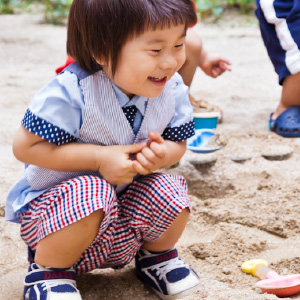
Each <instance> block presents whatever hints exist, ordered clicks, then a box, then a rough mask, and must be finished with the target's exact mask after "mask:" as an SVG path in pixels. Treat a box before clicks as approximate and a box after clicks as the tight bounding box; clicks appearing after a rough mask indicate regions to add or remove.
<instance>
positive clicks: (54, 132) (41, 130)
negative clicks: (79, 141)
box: [22, 109, 76, 146]
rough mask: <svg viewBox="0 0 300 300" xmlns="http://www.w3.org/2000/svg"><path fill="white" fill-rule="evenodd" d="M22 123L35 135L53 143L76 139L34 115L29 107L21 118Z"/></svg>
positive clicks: (60, 143)
mask: <svg viewBox="0 0 300 300" xmlns="http://www.w3.org/2000/svg"><path fill="white" fill-rule="evenodd" d="M22 125H23V126H24V127H25V128H26V129H27V130H28V131H29V132H32V133H34V134H35V135H38V136H40V137H41V138H43V139H45V140H47V141H48V142H49V143H53V144H55V145H58V146H59V145H63V144H66V143H70V142H74V141H76V138H75V137H74V136H72V135H71V134H69V133H68V132H66V131H65V130H63V129H61V128H59V127H58V126H55V125H53V124H51V123H49V122H47V121H46V120H43V119H41V118H40V117H38V116H36V115H34V114H33V113H32V112H31V111H30V110H29V109H28V110H27V111H26V113H25V116H24V118H23V120H22Z"/></svg>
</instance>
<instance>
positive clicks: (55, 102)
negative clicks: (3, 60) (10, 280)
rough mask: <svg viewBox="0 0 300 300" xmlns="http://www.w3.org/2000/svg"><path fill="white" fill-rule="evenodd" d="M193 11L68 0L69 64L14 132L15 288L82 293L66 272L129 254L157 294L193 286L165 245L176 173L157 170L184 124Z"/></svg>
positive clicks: (184, 133) (181, 192)
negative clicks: (21, 268)
mask: <svg viewBox="0 0 300 300" xmlns="http://www.w3.org/2000/svg"><path fill="white" fill-rule="evenodd" d="M196 20H197V18H196V14H195V11H194V8H193V5H192V2H191V1H190V0H163V1H162V0H155V1H154V0H131V1H117V0H90V1H87V0H74V2H73V4H72V6H71V9H70V15H69V23H68V37H67V51H68V54H69V55H70V56H71V57H73V58H74V59H75V60H76V63H73V64H71V65H69V66H68V67H67V68H66V69H65V70H64V71H63V72H62V73H60V74H59V75H57V76H56V77H55V78H53V80H51V81H50V82H49V83H48V84H47V85H46V86H45V87H43V88H42V89H41V90H40V91H39V92H38V93H37V94H36V95H35V97H34V98H33V100H32V102H31V104H30V106H29V108H28V110H27V112H26V114H25V116H24V118H23V121H22V126H21V127H20V129H19V130H18V132H17V134H16V136H15V139H14V143H13V151H14V154H15V156H16V158H17V159H19V160H20V161H22V162H24V163H25V170H24V173H23V175H22V177H21V179H20V180H19V181H18V182H17V183H16V184H15V185H14V186H13V187H12V189H11V190H10V192H9V195H8V198H7V206H6V219H8V220H10V221H14V222H20V223H21V236H22V239H23V240H24V241H25V243H26V244H27V245H28V250H29V251H28V253H29V255H28V256H29V261H30V266H29V270H28V274H27V275H26V278H25V289H24V299H31V300H33V299H51V300H58V299H68V300H77V299H81V296H80V293H79V291H78V290H77V288H76V281H75V280H76V274H82V273H84V272H89V271H91V270H94V269H97V268H116V269H118V268H121V267H123V266H125V265H126V264H128V263H129V262H130V261H132V260H133V259H134V258H135V262H136V272H137V275H138V277H139V278H140V279H141V280H142V281H143V282H145V283H148V284H150V286H151V287H152V288H153V290H154V291H155V293H157V294H158V295H159V297H160V298H162V299H176V298H180V297H182V296H183V295H185V294H187V293H190V292H191V291H192V290H193V289H194V288H196V287H197V286H198V285H199V283H200V279H199V277H198V276H197V274H196V273H195V272H194V270H193V269H192V268H191V267H190V266H189V265H188V264H186V263H185V262H184V261H182V260H181V259H180V258H179V257H178V255H177V250H176V248H175V244H176V242H177V240H178V239H179V237H180V236H181V234H182V232H183V230H184V228H185V226H186V223H187V220H188V217H189V213H190V201H189V198H188V194H187V187H186V182H185V180H184V178H182V177H181V176H173V175H168V174H163V173H158V172H156V171H157V170H158V169H160V168H163V167H167V166H170V165H173V164H174V163H176V162H177V161H178V160H179V159H180V158H181V157H182V155H183V154H184V152H185V149H186V139H187V138H188V137H190V136H192V135H193V134H194V127H193V114H192V107H191V104H190V102H189V97H188V88H187V87H186V86H185V85H184V83H183V81H182V78H181V77H180V75H179V74H178V73H177V71H178V70H179V69H180V68H181V66H182V65H183V63H184V61H185V35H186V30H187V28H188V27H189V26H191V25H193V24H194V23H195V22H196Z"/></svg>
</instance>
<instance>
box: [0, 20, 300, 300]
mask: <svg viewBox="0 0 300 300" xmlns="http://www.w3.org/2000/svg"><path fill="white" fill-rule="evenodd" d="M41 20H42V15H39V14H36V15H30V14H16V15H0V28H1V30H0V49H1V50H0V65H1V69H0V78H1V80H0V107H1V109H0V117H1V118H0V119H1V125H2V126H1V128H0V130H1V135H0V151H1V156H0V165H1V174H0V191H1V195H2V197H1V198H0V232H1V236H0V251H1V260H0V269H1V275H0V299H6V300H16V299H21V295H22V289H23V277H24V275H25V274H26V269H27V262H26V247H25V245H24V244H23V242H22V241H21V239H20V237H19V226H18V225H16V224H11V223H8V222H5V221H4V206H5V198H6V194H7V192H8V189H9V188H10V186H11V185H12V184H13V183H14V182H15V181H16V180H17V178H18V177H19V175H20V173H21V171H22V164H21V163H19V162H17V161H16V160H15V159H14V157H13V154H12V151H11V144H12V137H13V135H14V133H15V131H16V130H17V128H18V126H19V124H20V121H21V119H22V117H23V115H24V113H25V110H26V109H27V106H28V104H29V101H30V99H31V97H32V96H33V95H34V94H35V92H36V91H37V90H38V89H39V88H41V87H42V86H43V85H44V84H45V83H46V82H47V81H48V80H49V79H50V78H51V77H53V76H54V69H55V68H56V67H57V66H59V65H60V64H62V63H63V62H64V61H65V58H66V54H65V38H66V29H65V27H55V26H52V25H45V24H41ZM197 30H198V32H199V34H200V35H201V36H202V37H203V41H204V43H205V46H206V48H207V49H208V50H210V51H213V52H219V53H222V54H223V55H224V56H225V57H227V58H229V59H230V60H231V61H232V72H231V73H227V74H225V75H223V76H221V77H220V78H218V79H211V78H209V77H206V76H205V75H204V74H203V73H202V72H201V71H199V72H197V74H196V77H195V80H194V82H193V85H192V88H191V91H192V93H193V95H194V96H195V97H199V98H203V99H206V100H208V101H209V102H211V103H214V104H217V105H219V106H220V107H221V108H222V110H223V112H224V119H223V123H221V124H219V125H218V128H217V131H218V133H219V134H220V136H221V137H222V138H223V139H224V140H226V142H227V144H226V146H225V147H224V148H223V149H222V150H220V151H217V152H215V153H211V154H194V153H191V152H189V151H187V152H186V155H185V156H184V158H183V159H182V160H181V161H180V164H179V166H178V167H177V168H173V169H170V170H168V172H170V173H176V174H182V175H184V176H185V177H186V179H187V182H188V185H189V192H190V195H191V200H192V205H193V214H192V216H191V218H190V221H189V224H188V226H187V228H186V231H185V232H184V234H183V236H182V239H181V240H180V242H179V244H178V250H179V252H180V254H181V256H182V257H183V258H184V259H185V260H186V261H187V262H189V263H190V264H191V265H193V267H194V268H195V270H196V271H197V272H198V274H199V275H200V276H201V278H202V286H201V288H200V290H199V291H198V292H196V293H195V294H194V295H192V296H188V297H186V298H185V299H190V300H196V299H207V300H219V299H222V300H227V299H228V300H241V299H242V300H253V299H257V300H262V299H277V298H276V296H273V295H268V294H262V293H261V292H260V291H259V290H257V289H256V288H254V284H255V283H256V282H257V279H256V278H254V277H252V276H251V275H247V274H245V273H242V271H241V269H240V266H241V264H242V263H243V262H244V261H245V260H249V259H253V258H263V259H266V260H268V261H269V262H270V264H271V267H272V268H273V269H274V270H276V271H277V272H278V273H280V274H282V275H284V274H291V273H300V221H299V214H300V208H299V192H300V187H299V183H300V169H299V167H298V163H299V160H300V152H299V149H300V139H284V138H281V137H279V136H277V135H276V134H274V133H272V132H269V131H268V128H267V120H268V117H269V114H270V113H271V112H272V111H273V110H274V109H275V107H276V105H277V102H278V100H279V97H280V92H281V89H280V87H279V86H278V85H277V77H276V74H275V73H274V71H273V67H272V65H271V63H270V61H269V59H268V56H267V53H266V50H265V48H264V46H263V43H262V40H261V37H260V32H259V29H258V26H257V23H256V20H255V18H254V17H245V16H244V17H243V16H234V17H232V16H224V18H223V20H221V21H220V22H219V23H217V24H213V23H201V24H199V25H198V26H197ZM78 286H79V288H80V290H81V292H82V296H83V299H85V300H96V299H102V300H112V299H122V300H129V299H130V300H131V299H139V300H141V299H149V300H151V299H153V300H155V299H157V297H156V296H155V295H154V294H152V292H151V291H149V290H148V289H147V288H146V287H145V286H143V285H142V284H141V283H140V282H139V281H138V280H137V279H136V278H135V275H134V265H133V264H130V265H128V266H127V267H126V268H125V269H123V270H121V271H113V270H99V271H98V270H97V271H94V272H92V273H90V274H86V275H83V276H81V277H79V278H78ZM293 299H300V295H298V296H297V295H296V296H294V298H293Z"/></svg>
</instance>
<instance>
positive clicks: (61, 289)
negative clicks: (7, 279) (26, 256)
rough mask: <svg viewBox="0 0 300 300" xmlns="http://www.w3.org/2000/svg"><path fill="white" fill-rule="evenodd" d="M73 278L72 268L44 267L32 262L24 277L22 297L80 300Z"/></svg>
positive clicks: (26, 299) (28, 298) (33, 299)
mask: <svg viewBox="0 0 300 300" xmlns="http://www.w3.org/2000/svg"><path fill="white" fill-rule="evenodd" d="M75 279H76V274H75V271H74V269H73V268H69V269H54V268H44V267H41V266H40V265H38V264H36V263H32V264H31V265H30V266H29V270H28V274H27V275H26V277H25V282H24V285H25V288H24V296H23V299H24V300H82V298H81V296H80V293H79V291H78V289H77V288H76V281H75Z"/></svg>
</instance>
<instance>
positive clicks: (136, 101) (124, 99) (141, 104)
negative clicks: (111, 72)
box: [112, 83, 149, 116]
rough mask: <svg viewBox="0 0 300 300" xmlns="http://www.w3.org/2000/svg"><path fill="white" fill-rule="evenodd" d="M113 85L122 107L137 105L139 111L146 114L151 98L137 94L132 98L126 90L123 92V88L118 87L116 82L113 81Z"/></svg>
mask: <svg viewBox="0 0 300 300" xmlns="http://www.w3.org/2000/svg"><path fill="white" fill-rule="evenodd" d="M112 86H113V89H114V91H115V93H116V96H117V99H118V101H119V103H120V106H121V107H126V106H131V105H135V106H136V108H137V109H138V110H139V112H140V113H141V114H142V115H143V116H144V114H145V110H146V104H147V102H148V99H149V98H146V97H143V96H138V95H135V96H133V98H132V99H129V97H128V96H127V95H126V94H125V93H124V92H122V91H121V89H120V88H119V87H117V86H116V85H115V84H114V83H112Z"/></svg>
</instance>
